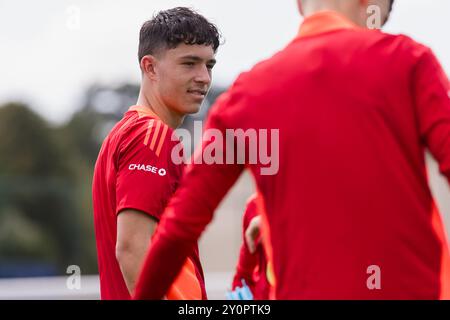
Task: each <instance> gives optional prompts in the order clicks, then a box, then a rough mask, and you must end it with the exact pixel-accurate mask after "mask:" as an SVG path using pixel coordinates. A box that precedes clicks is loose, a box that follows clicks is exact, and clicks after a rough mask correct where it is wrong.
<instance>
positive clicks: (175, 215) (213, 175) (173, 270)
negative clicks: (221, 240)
mask: <svg viewBox="0 0 450 320" xmlns="http://www.w3.org/2000/svg"><path fill="white" fill-rule="evenodd" d="M226 102H227V99H221V100H220V102H218V103H224V104H226ZM216 105H217V103H216ZM216 115H217V113H216ZM216 115H214V114H212V115H210V117H209V118H208V121H207V124H206V126H205V130H207V129H209V128H214V129H217V130H219V131H220V132H221V133H222V134H223V136H224V137H225V129H226V128H225V127H224V125H223V124H222V123H221V121H220V119H219V118H218V116H216ZM205 133H206V131H205ZM211 143H212V141H210V139H209V138H207V137H205V135H204V137H203V141H202V144H201V146H200V148H199V149H197V152H196V153H195V154H194V156H193V158H194V159H195V158H197V157H199V156H201V155H202V154H203V150H204V149H205V147H207V146H208V145H210V144H211ZM226 143H227V142H226V141H223V144H221V147H220V149H222V150H217V151H218V152H224V153H226V149H225V148H224V145H225V144H226ZM194 163H195V161H194ZM235 163H236V162H235ZM243 168H244V167H243V165H239V164H217V163H216V164H206V163H202V164H192V165H190V166H189V167H188V168H187V170H186V172H185V175H184V176H183V179H182V182H181V184H180V187H179V188H178V190H177V192H176V194H175V196H174V197H173V198H172V199H171V201H170V203H169V206H168V207H167V209H166V210H165V212H164V214H163V218H162V219H161V222H160V224H159V227H158V229H157V232H156V233H155V236H154V239H153V240H152V246H151V248H150V251H149V253H148V255H147V257H146V260H145V262H144V265H143V269H142V271H141V274H140V277H139V280H138V282H137V285H136V290H135V295H134V298H135V299H161V298H162V297H163V296H164V294H165V293H166V291H167V289H168V288H169V286H170V284H171V283H172V282H173V280H174V278H175V277H176V275H177V273H178V272H179V270H180V268H181V266H182V264H183V263H184V260H185V259H186V256H187V255H188V254H190V253H191V252H192V250H193V248H194V246H195V244H196V241H197V239H198V238H199V237H200V235H201V233H202V232H203V230H204V229H205V226H206V225H207V224H208V223H209V222H210V221H211V219H212V217H213V213H214V210H215V209H216V207H217V206H218V204H219V203H220V201H221V200H222V198H223V197H224V196H225V194H226V193H227V192H228V190H229V189H230V188H231V186H232V185H233V184H234V183H235V182H236V180H237V178H238V177H239V176H240V174H241V172H242V170H243Z"/></svg>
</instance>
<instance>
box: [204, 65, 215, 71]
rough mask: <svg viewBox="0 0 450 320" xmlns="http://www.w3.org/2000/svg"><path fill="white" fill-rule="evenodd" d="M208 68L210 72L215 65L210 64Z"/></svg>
mask: <svg viewBox="0 0 450 320" xmlns="http://www.w3.org/2000/svg"><path fill="white" fill-rule="evenodd" d="M206 67H207V68H208V70H212V69H213V68H214V65H213V64H209V65H207V66H206Z"/></svg>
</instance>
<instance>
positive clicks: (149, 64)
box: [141, 54, 157, 79]
mask: <svg viewBox="0 0 450 320" xmlns="http://www.w3.org/2000/svg"><path fill="white" fill-rule="evenodd" d="M156 63H157V59H156V58H155V57H154V56H152V55H150V54H149V55H146V56H143V57H142V59H141V71H142V74H145V75H146V76H147V77H149V78H150V79H156Z"/></svg>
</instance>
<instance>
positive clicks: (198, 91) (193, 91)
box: [187, 89, 208, 99]
mask: <svg viewBox="0 0 450 320" xmlns="http://www.w3.org/2000/svg"><path fill="white" fill-rule="evenodd" d="M187 92H188V93H189V94H192V95H194V96H196V97H198V98H202V99H203V98H205V96H206V94H207V92H208V91H207V90H202V89H190V90H188V91H187Z"/></svg>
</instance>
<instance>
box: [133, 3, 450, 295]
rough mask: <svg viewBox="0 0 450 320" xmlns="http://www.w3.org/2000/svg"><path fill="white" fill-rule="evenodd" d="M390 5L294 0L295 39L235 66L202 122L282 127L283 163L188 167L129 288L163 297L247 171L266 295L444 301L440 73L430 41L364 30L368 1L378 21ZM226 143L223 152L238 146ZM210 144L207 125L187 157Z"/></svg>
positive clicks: (449, 286) (448, 272)
mask: <svg viewBox="0 0 450 320" xmlns="http://www.w3.org/2000/svg"><path fill="white" fill-rule="evenodd" d="M390 3H391V1H388V0H298V4H299V6H300V9H301V12H302V13H303V15H304V17H305V19H304V21H303V23H302V25H301V27H300V30H299V34H298V36H297V37H296V38H295V39H294V40H293V41H292V42H291V43H289V44H288V45H287V47H286V48H285V49H284V50H282V51H280V52H279V53H277V54H275V55H274V56H273V57H272V58H270V59H268V60H266V61H263V62H261V63H259V64H258V65H256V66H255V67H254V68H253V69H252V70H251V71H249V72H246V73H244V74H242V75H241V76H240V77H239V78H238V79H237V80H236V82H235V83H234V85H233V86H232V87H231V89H230V90H229V91H228V92H227V93H226V94H225V95H223V96H222V97H221V98H219V100H218V101H217V103H216V104H215V106H214V107H213V108H212V110H211V111H210V114H209V118H208V123H207V128H214V129H215V131H216V132H217V131H219V132H222V133H223V132H225V133H227V132H230V131H229V130H230V129H237V128H242V129H243V130H250V129H252V130H255V129H257V130H260V129H261V130H262V129H267V128H268V129H279V143H278V147H279V149H278V154H279V170H278V171H277V172H276V174H272V175H267V174H266V172H265V171H262V169H266V164H265V163H264V162H263V161H260V162H258V163H256V164H254V163H251V161H250V160H249V158H246V159H245V162H244V163H242V162H234V163H229V162H228V163H220V162H218V163H213V164H207V163H198V164H194V165H192V166H191V167H190V168H189V170H187V172H186V175H185V176H184V180H183V183H182V184H181V186H180V188H179V189H178V191H177V194H176V196H175V197H174V198H172V199H171V201H170V203H169V205H168V207H167V208H166V211H165V214H164V218H163V219H162V221H161V223H160V228H159V229H158V232H157V233H156V235H155V238H154V240H153V244H152V247H151V250H150V252H149V254H148V256H147V259H146V262H145V263H144V268H143V271H142V273H141V276H140V279H139V281H138V284H137V287H136V296H135V297H136V298H150V299H159V298H161V297H162V296H163V295H164V294H165V292H166V291H167V288H168V287H169V284H170V283H171V281H172V279H173V278H174V277H175V275H176V274H177V272H178V270H179V268H180V266H181V265H182V263H183V261H184V257H185V256H186V255H187V254H188V253H190V252H191V251H192V248H193V247H194V245H195V242H196V240H197V239H198V237H199V236H200V235H201V233H202V231H203V230H204V228H205V226H206V225H207V224H208V223H209V222H210V221H211V219H212V217H213V213H214V210H215V208H216V207H217V205H218V204H219V202H220V201H221V199H222V198H223V197H224V195H225V194H226V193H227V191H228V190H229V189H230V188H231V186H232V185H233V184H234V183H235V181H236V179H237V178H238V177H239V176H240V174H241V173H242V171H243V170H244V169H245V168H249V169H250V171H251V173H252V175H253V177H254V179H255V182H256V187H257V190H258V192H259V196H258V199H260V201H259V203H258V209H259V212H260V213H261V215H262V221H263V222H264V224H265V225H264V227H263V231H264V230H267V233H268V237H267V238H268V240H267V243H265V246H266V248H267V252H268V260H269V261H270V262H271V263H272V265H273V270H274V275H275V286H274V292H273V295H272V298H276V299H445V298H450V256H449V250H448V244H447V239H446V236H445V232H444V229H443V225H442V222H441V218H440V214H439V212H438V210H437V208H436V205H435V202H434V199H433V197H432V195H431V191H430V188H429V185H428V181H427V174H426V166H425V156H424V153H425V152H424V151H425V148H428V149H429V150H430V152H431V153H432V154H433V156H434V157H435V158H436V160H437V162H438V163H439V166H440V171H441V172H442V174H443V175H444V176H445V177H446V178H447V179H449V180H450V98H449V89H450V86H449V81H448V79H447V77H446V75H445V74H444V72H443V70H442V67H441V66H440V64H439V62H438V61H437V59H436V57H435V56H434V55H433V53H432V51H431V50H430V49H429V48H427V47H425V46H423V45H421V44H419V43H417V42H415V41H413V40H412V39H410V38H408V37H406V36H403V35H390V34H385V33H383V32H380V31H379V30H368V29H367V28H366V25H367V22H368V21H369V20H370V18H371V17H372V16H370V15H369V14H368V12H373V9H374V7H370V5H377V6H378V7H376V8H378V10H375V12H378V13H381V16H380V17H379V20H380V21H385V20H386V18H387V16H388V14H389V7H390ZM369 9H370V10H369ZM225 133H224V134H223V135H224V136H225ZM232 142H234V140H232V139H227V140H226V144H225V143H224V144H222V148H223V150H218V152H221V151H224V152H225V153H227V154H229V153H231V152H233V151H234V149H233V148H232V147H230V146H233V144H232ZM211 145H215V146H216V145H218V144H217V143H216V141H211V139H209V137H208V136H205V137H204V139H203V143H202V146H201V149H199V150H198V152H197V153H196V155H197V156H201V154H202V151H204V150H209V149H210V148H211ZM247 151H248V152H249V155H252V153H251V152H252V149H250V148H247ZM253 152H254V150H253ZM230 158H231V157H230ZM264 238H265V237H264ZM264 238H263V240H264ZM163 271H164V274H163V275H162V276H161V273H163Z"/></svg>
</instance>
